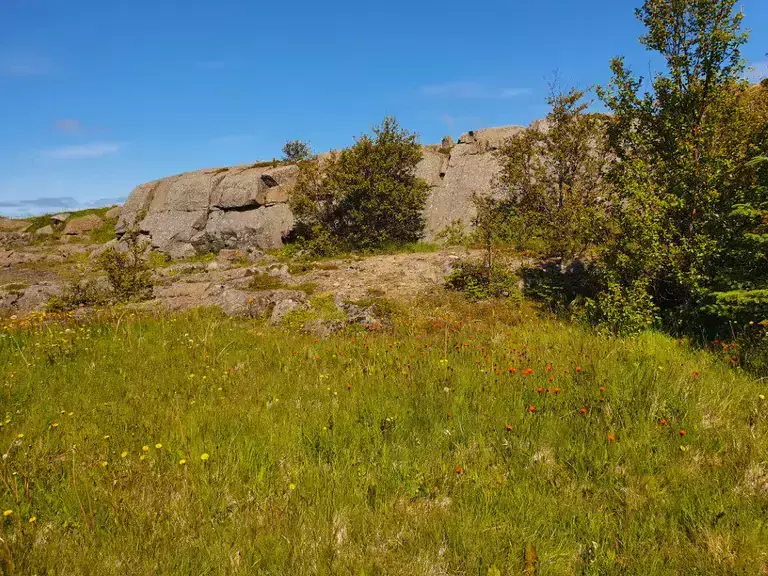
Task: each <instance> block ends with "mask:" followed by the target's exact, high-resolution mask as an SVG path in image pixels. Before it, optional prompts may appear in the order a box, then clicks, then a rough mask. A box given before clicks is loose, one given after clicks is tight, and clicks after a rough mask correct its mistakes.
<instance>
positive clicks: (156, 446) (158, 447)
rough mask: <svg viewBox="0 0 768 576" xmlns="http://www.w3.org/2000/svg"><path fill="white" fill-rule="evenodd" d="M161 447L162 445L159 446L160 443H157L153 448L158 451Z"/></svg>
mask: <svg viewBox="0 0 768 576" xmlns="http://www.w3.org/2000/svg"><path fill="white" fill-rule="evenodd" d="M162 447H163V445H162V444H160V442H158V443H157V444H155V448H157V449H158V450H160V448H162Z"/></svg>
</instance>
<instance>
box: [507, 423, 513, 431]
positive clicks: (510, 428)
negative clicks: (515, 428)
mask: <svg viewBox="0 0 768 576" xmlns="http://www.w3.org/2000/svg"><path fill="white" fill-rule="evenodd" d="M507 432H512V426H511V425H510V424H507Z"/></svg>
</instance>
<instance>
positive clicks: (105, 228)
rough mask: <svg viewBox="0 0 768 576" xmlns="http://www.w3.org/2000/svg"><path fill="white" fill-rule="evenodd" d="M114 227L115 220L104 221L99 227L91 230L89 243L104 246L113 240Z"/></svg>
mask: <svg viewBox="0 0 768 576" xmlns="http://www.w3.org/2000/svg"><path fill="white" fill-rule="evenodd" d="M116 225H117V222H116V221H115V220H105V221H104V223H103V224H102V225H101V226H100V227H98V228H96V229H95V230H91V232H90V238H91V241H92V242H95V243H97V244H106V243H107V242H109V241H111V240H114V239H115V227H116Z"/></svg>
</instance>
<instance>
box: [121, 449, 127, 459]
mask: <svg viewBox="0 0 768 576" xmlns="http://www.w3.org/2000/svg"><path fill="white" fill-rule="evenodd" d="M126 456H128V450H123V451H122V452H120V458H125V457H126Z"/></svg>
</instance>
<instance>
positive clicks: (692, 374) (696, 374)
mask: <svg viewBox="0 0 768 576" xmlns="http://www.w3.org/2000/svg"><path fill="white" fill-rule="evenodd" d="M698 375H699V373H698V372H695V371H694V372H692V373H691V376H693V377H694V378H696V376H698Z"/></svg>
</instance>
